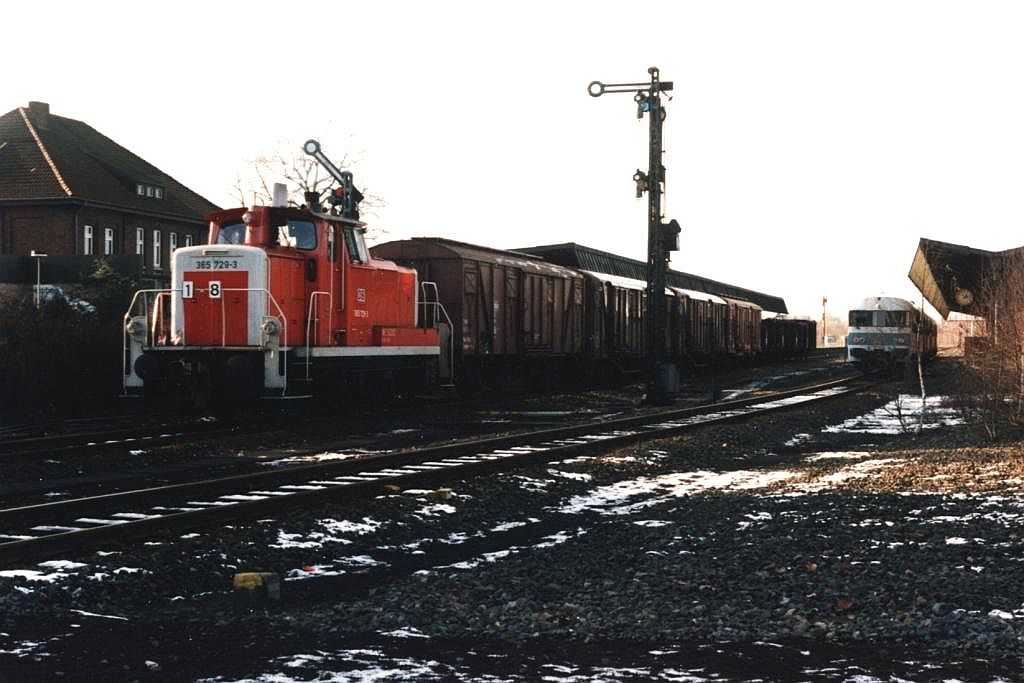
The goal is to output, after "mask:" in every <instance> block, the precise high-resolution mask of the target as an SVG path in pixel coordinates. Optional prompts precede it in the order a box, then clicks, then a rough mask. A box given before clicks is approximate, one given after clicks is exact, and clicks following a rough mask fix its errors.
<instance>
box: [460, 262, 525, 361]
mask: <svg viewBox="0 0 1024 683" xmlns="http://www.w3.org/2000/svg"><path fill="white" fill-rule="evenodd" d="M463 294H464V298H465V300H464V301H463V310H464V311H465V312H466V315H465V316H464V318H463V326H464V329H463V342H464V345H465V346H466V348H471V349H472V350H473V351H474V352H475V353H477V354H481V355H492V354H493V355H506V354H516V353H518V352H519V349H517V348H516V344H517V340H518V339H519V336H520V335H519V329H518V310H519V306H518V296H519V272H518V271H517V270H516V269H514V268H508V267H505V266H501V265H497V264H493V263H487V262H482V261H466V262H465V269H464V271H463Z"/></svg>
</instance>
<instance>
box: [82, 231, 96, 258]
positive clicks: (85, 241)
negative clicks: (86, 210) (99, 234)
mask: <svg viewBox="0 0 1024 683" xmlns="http://www.w3.org/2000/svg"><path fill="white" fill-rule="evenodd" d="M92 252H93V244H92V226H91V225H83V226H82V253H83V254H85V255H86V256H92Z"/></svg>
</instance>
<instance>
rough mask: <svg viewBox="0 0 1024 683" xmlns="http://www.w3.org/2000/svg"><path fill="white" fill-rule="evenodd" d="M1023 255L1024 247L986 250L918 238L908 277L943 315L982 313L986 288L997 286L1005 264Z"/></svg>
mask: <svg viewBox="0 0 1024 683" xmlns="http://www.w3.org/2000/svg"><path fill="white" fill-rule="evenodd" d="M1022 256H1024V247H1019V248H1016V249H1008V250H1006V251H986V250H984V249H975V248H973V247H967V246H963V245H960V244H950V243H949V242H938V241H936V240H929V239H924V238H921V241H920V242H919V243H918V246H917V252H916V253H915V254H914V262H913V263H912V264H911V266H910V273H909V277H910V280H911V282H913V283H914V285H916V286H917V288H918V289H919V290H921V293H922V294H924V297H925V299H926V300H927V301H928V303H930V304H931V305H932V306H934V307H935V310H937V311H938V312H939V314H940V315H942V317H943V318H944V319H945V318H948V317H949V314H950V313H965V314H967V315H976V316H983V317H984V316H985V315H986V311H985V310H984V299H985V298H988V296H990V295H991V291H987V290H992V289H993V287H995V286H997V284H998V283H997V282H996V276H997V274H998V273H1000V272H1001V271H1002V268H1003V266H1004V264H1009V263H1010V262H1017V263H1020V261H1019V259H1020V258H1021V257H1022ZM987 295H988V296H987Z"/></svg>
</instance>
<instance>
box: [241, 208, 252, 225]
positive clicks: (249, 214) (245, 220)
mask: <svg viewBox="0 0 1024 683" xmlns="http://www.w3.org/2000/svg"><path fill="white" fill-rule="evenodd" d="M242 222H243V223H245V224H246V225H249V224H250V223H252V211H246V212H245V213H243V214H242Z"/></svg>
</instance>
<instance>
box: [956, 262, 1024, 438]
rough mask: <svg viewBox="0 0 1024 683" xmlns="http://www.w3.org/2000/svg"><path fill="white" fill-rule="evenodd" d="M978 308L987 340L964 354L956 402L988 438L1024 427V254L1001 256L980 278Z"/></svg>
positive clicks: (972, 345)
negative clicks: (981, 427) (980, 426)
mask: <svg viewBox="0 0 1024 683" xmlns="http://www.w3.org/2000/svg"><path fill="white" fill-rule="evenodd" d="M980 289H981V291H980V292H979V293H978V296H976V297H975V307H976V308H977V309H978V310H979V311H980V312H981V314H982V315H983V316H984V318H985V321H986V325H985V327H986V329H987V330H988V337H987V338H986V339H985V340H984V342H982V343H977V342H976V343H972V344H970V345H969V346H968V348H967V349H966V350H965V362H964V367H963V372H962V374H961V378H960V382H959V384H960V386H959V392H960V396H959V397H958V401H959V402H960V404H961V408H962V409H963V411H964V412H965V413H966V414H967V415H968V417H970V418H971V419H973V420H974V421H975V422H977V423H979V424H981V425H982V426H983V427H984V429H985V431H986V433H987V434H988V436H989V437H990V438H993V439H995V438H997V437H998V436H999V435H1000V433H1001V431H1002V430H1003V429H1004V428H1006V427H1020V426H1021V425H1024V297H1022V296H1021V294H1022V293H1024V252H1021V251H1014V252H1003V253H1002V254H1001V255H1000V257H999V258H998V259H994V260H993V261H992V263H991V265H990V267H989V269H988V271H987V272H986V273H985V274H984V277H983V278H982V286H981V287H980Z"/></svg>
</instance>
